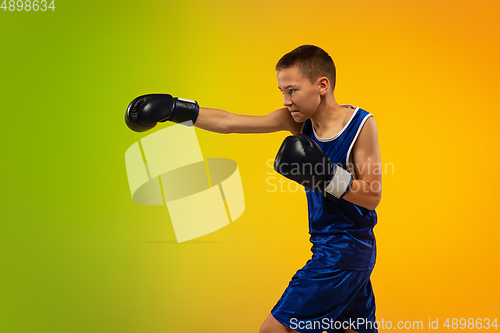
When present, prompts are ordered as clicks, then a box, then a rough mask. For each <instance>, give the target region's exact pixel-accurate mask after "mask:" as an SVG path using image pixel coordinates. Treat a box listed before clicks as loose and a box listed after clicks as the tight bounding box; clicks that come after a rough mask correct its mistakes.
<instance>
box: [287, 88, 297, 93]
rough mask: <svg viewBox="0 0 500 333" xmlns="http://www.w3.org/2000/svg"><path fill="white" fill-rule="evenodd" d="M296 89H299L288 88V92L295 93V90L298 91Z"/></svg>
mask: <svg viewBox="0 0 500 333" xmlns="http://www.w3.org/2000/svg"><path fill="white" fill-rule="evenodd" d="M296 91H297V89H290V90H288V93H289V94H293V93H294V92H296Z"/></svg>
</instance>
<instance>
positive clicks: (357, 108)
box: [311, 106, 359, 142]
mask: <svg viewBox="0 0 500 333" xmlns="http://www.w3.org/2000/svg"><path fill="white" fill-rule="evenodd" d="M358 110H359V106H358V107H356V110H354V112H353V113H352V115H351V118H350V119H349V121H348V122H347V124H346V125H345V126H344V128H342V129H341V130H340V132H338V133H337V134H335V135H334V136H332V137H331V138H326V139H322V138H320V137H319V136H318V135H317V134H316V131H315V130H314V126H312V122H311V127H312V129H313V133H314V136H315V137H316V139H318V141H321V142H329V141H333V140H335V139H336V138H338V137H339V136H340V135H341V134H342V133H344V131H345V130H346V129H347V127H348V126H349V124H350V123H351V122H352V120H353V119H354V116H355V115H356V113H358Z"/></svg>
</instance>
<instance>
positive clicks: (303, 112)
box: [278, 66, 321, 122]
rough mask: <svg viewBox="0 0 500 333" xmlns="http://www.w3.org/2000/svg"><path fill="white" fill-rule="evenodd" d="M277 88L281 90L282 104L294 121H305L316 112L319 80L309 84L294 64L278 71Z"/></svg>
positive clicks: (318, 99)
mask: <svg viewBox="0 0 500 333" xmlns="http://www.w3.org/2000/svg"><path fill="white" fill-rule="evenodd" d="M318 81H319V80H318ZM278 88H279V89H280V90H281V91H282V92H283V99H284V100H283V105H284V106H286V107H288V110H289V111H290V113H291V114H292V117H293V119H294V120H295V121H296V122H303V121H306V120H307V119H308V118H310V117H311V116H312V115H314V114H315V113H316V110H317V109H318V106H319V104H320V102H321V94H320V90H321V89H320V88H321V86H320V84H319V82H316V83H315V84H311V81H309V79H308V78H306V77H304V76H302V74H301V73H300V71H299V70H298V68H297V67H296V66H294V67H290V68H286V69H283V70H280V71H279V72H278Z"/></svg>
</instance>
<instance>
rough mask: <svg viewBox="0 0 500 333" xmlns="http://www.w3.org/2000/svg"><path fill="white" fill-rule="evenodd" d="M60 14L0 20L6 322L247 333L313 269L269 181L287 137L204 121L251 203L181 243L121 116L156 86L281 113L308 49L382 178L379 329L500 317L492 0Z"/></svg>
mask: <svg viewBox="0 0 500 333" xmlns="http://www.w3.org/2000/svg"><path fill="white" fill-rule="evenodd" d="M55 5H56V10H55V12H44V13H42V12H37V13H35V12H8V11H7V12H4V11H0V28H1V34H0V45H1V53H0V66H1V74H0V75H1V76H0V77H1V89H0V95H1V101H2V102H1V107H0V108H1V111H2V112H1V114H2V121H1V123H2V130H1V135H2V146H1V147H2V148H1V149H2V153H1V158H2V163H1V175H2V187H1V188H2V194H1V196H2V197H1V205H2V232H1V233H0V234H1V238H2V239H1V241H0V244H1V247H2V249H1V268H2V275H1V276H2V287H1V289H0V292H1V294H0V299H1V300H2V309H1V311H0V313H1V314H0V331H2V332H9V333H14V332H141V333H142V332H151V333H153V332H154V333H156V332H219V333H222V332H258V329H259V327H260V324H261V322H262V321H263V320H264V319H265V317H266V316H267V315H268V313H269V312H270V310H271V308H272V307H273V305H274V304H275V302H276V301H277V300H278V298H279V297H280V296H281V293H282V292H283V290H284V289H285V287H286V286H287V284H288V282H289V279H290V277H291V276H292V275H293V273H294V272H295V271H296V270H297V269H299V268H300V267H302V265H303V264H304V263H305V262H306V260H307V259H308V258H309V256H310V252H309V249H310V245H309V243H308V234H307V222H306V218H307V211H306V209H307V206H306V200H305V196H304V195H303V194H302V193H301V192H296V193H292V192H290V191H289V192H286V193H269V191H270V190H271V189H272V187H271V186H270V185H269V184H268V183H267V182H276V181H277V180H276V179H275V180H273V179H269V177H277V176H276V175H275V174H274V176H273V175H268V174H266V172H269V171H271V169H270V168H269V166H268V164H267V161H268V160H269V159H273V158H274V156H275V154H276V151H277V149H278V147H279V145H280V143H281V141H282V140H283V139H284V138H285V137H286V136H287V135H288V134H287V133H285V132H280V133H273V134H265V135H237V134H231V135H222V134H215V133H210V132H206V131H203V130H199V129H197V134H198V139H199V141H200V145H201V148H202V152H203V154H204V156H205V157H224V158H230V159H234V160H235V161H236V162H237V163H238V165H239V168H240V172H241V177H242V181H243V186H244V190H245V197H246V210H245V213H244V214H243V215H242V217H241V218H239V219H238V220H237V221H235V222H234V223H231V225H229V226H228V227H225V228H223V229H221V230H219V231H217V232H215V233H212V234H210V235H207V236H204V237H202V238H199V239H197V240H195V241H191V242H187V243H185V244H177V243H176V242H175V235H174V233H173V229H172V226H171V224H170V221H169V217H168V212H167V211H166V210H165V208H164V207H156V206H141V205H138V204H135V203H134V202H133V201H132V199H131V196H130V192H129V189H128V184H127V178H126V173H125V165H124V153H125V150H126V149H127V148H128V147H129V146H130V145H131V144H132V143H134V142H135V141H137V140H138V139H140V138H141V137H142V134H137V133H134V132H132V131H130V130H129V129H128V128H127V127H126V126H125V123H124V121H123V115H124V112H125V108H126V106H127V105H128V103H129V102H130V100H132V99H133V98H134V97H136V96H137V95H140V94H144V93H151V92H167V93H171V94H173V95H175V96H179V97H183V98H189V99H196V100H197V101H198V102H199V103H200V105H202V106H208V107H217V108H221V109H226V110H228V111H231V112H235V113H244V114H254V115H262V114H265V113H267V112H270V111H272V110H274V109H277V108H279V107H281V103H282V100H281V95H280V93H279V90H278V88H277V82H276V78H275V72H274V64H275V63H276V61H277V60H278V59H279V57H280V56H281V55H283V54H284V53H286V52H288V51H290V50H292V49H293V48H295V47H296V46H299V45H301V44H305V43H309V44H316V45H319V46H321V47H323V48H324V49H325V50H327V51H328V52H329V53H330V55H331V56H332V57H333V59H334V61H335V62H336V65H337V71H338V84H337V89H336V97H337V100H338V101H339V102H340V103H350V104H354V105H358V106H360V107H362V108H364V109H366V110H368V111H369V112H371V113H373V114H374V115H375V119H376V121H377V125H378V129H379V136H380V137H379V138H380V147H381V152H382V161H383V163H388V164H392V165H393V166H394V168H393V169H392V170H394V172H392V170H391V169H389V172H388V173H387V174H385V175H384V178H383V183H384V190H383V193H384V194H383V199H382V202H381V204H380V206H379V208H378V209H377V212H378V214H379V224H378V225H377V227H376V228H375V232H376V236H377V241H378V260H377V265H376V267H375V270H374V272H373V275H372V283H373V287H374V290H375V296H376V300H377V319H379V320H381V319H384V320H385V321H388V320H390V321H391V322H392V323H393V325H396V323H397V322H398V321H400V320H403V321H404V320H411V321H413V320H422V321H423V322H424V324H425V325H424V326H425V327H426V328H427V323H428V319H429V318H431V319H432V320H435V319H436V318H439V319H440V324H441V323H442V322H443V321H444V320H445V319H446V318H453V317H455V318H495V317H500V312H499V309H500V306H499V301H498V299H499V298H500V291H499V288H498V281H499V278H500V276H499V275H500V274H499V268H498V265H499V260H498V253H499V250H500V248H499V245H498V239H499V236H500V226H499V222H500V219H499V217H498V213H497V210H496V209H497V208H498V198H499V195H498V189H499V188H500V180H499V179H498V177H497V176H496V172H497V170H498V164H499V162H500V159H499V157H498V151H499V149H498V146H497V145H498V140H499V139H500V137H499V130H498V124H499V120H500V116H499V102H498V88H499V85H498V77H499V75H500V70H499V64H498V59H499V56H500V54H499V46H498V39H499V32H500V28H499V26H498V23H496V22H497V21H498V20H497V19H498V16H499V14H500V10H499V7H500V5H499V4H498V2H497V1H492V0H490V1H486V0H479V1H474V2H470V1H441V2H436V1H430V0H423V1H422V0H420V1H394V0H391V1H328V2H314V3H306V2H305V1H283V2H281V1H280V2H277V1H261V0H257V1H246V2H239V1H227V0H226V1H222V0H220V1H193V0H188V1H168V2H161V1H142V2H137V1H121V2H111V1H85V2H83V1H80V2H69V1H61V0H60V1H57V0H56V2H55ZM163 126H165V125H163ZM172 144H182V143H181V142H179V143H172ZM165 149H168V147H165ZM441 330H445V328H443V327H441ZM422 331H424V330H422Z"/></svg>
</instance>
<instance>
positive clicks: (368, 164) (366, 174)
mask: <svg viewBox="0 0 500 333" xmlns="http://www.w3.org/2000/svg"><path fill="white" fill-rule="evenodd" d="M352 154H353V162H354V165H353V167H354V168H353V169H354V171H355V172H356V176H357V177H356V179H354V180H353V182H352V185H351V188H350V189H349V191H347V193H346V194H345V195H344V197H343V199H345V200H347V201H349V202H352V203H354V204H356V205H359V206H362V207H365V208H367V209H370V210H371V209H375V208H376V207H377V206H378V204H379V203H380V200H381V198H382V165H381V158H380V148H379V145H378V133H377V125H376V124H375V119H373V117H370V118H368V119H367V121H366V122H365V124H364V125H363V128H362V129H361V132H360V133H359V136H358V139H357V140H356V143H355V144H354V147H353V153H352ZM351 169H352V167H351Z"/></svg>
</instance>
